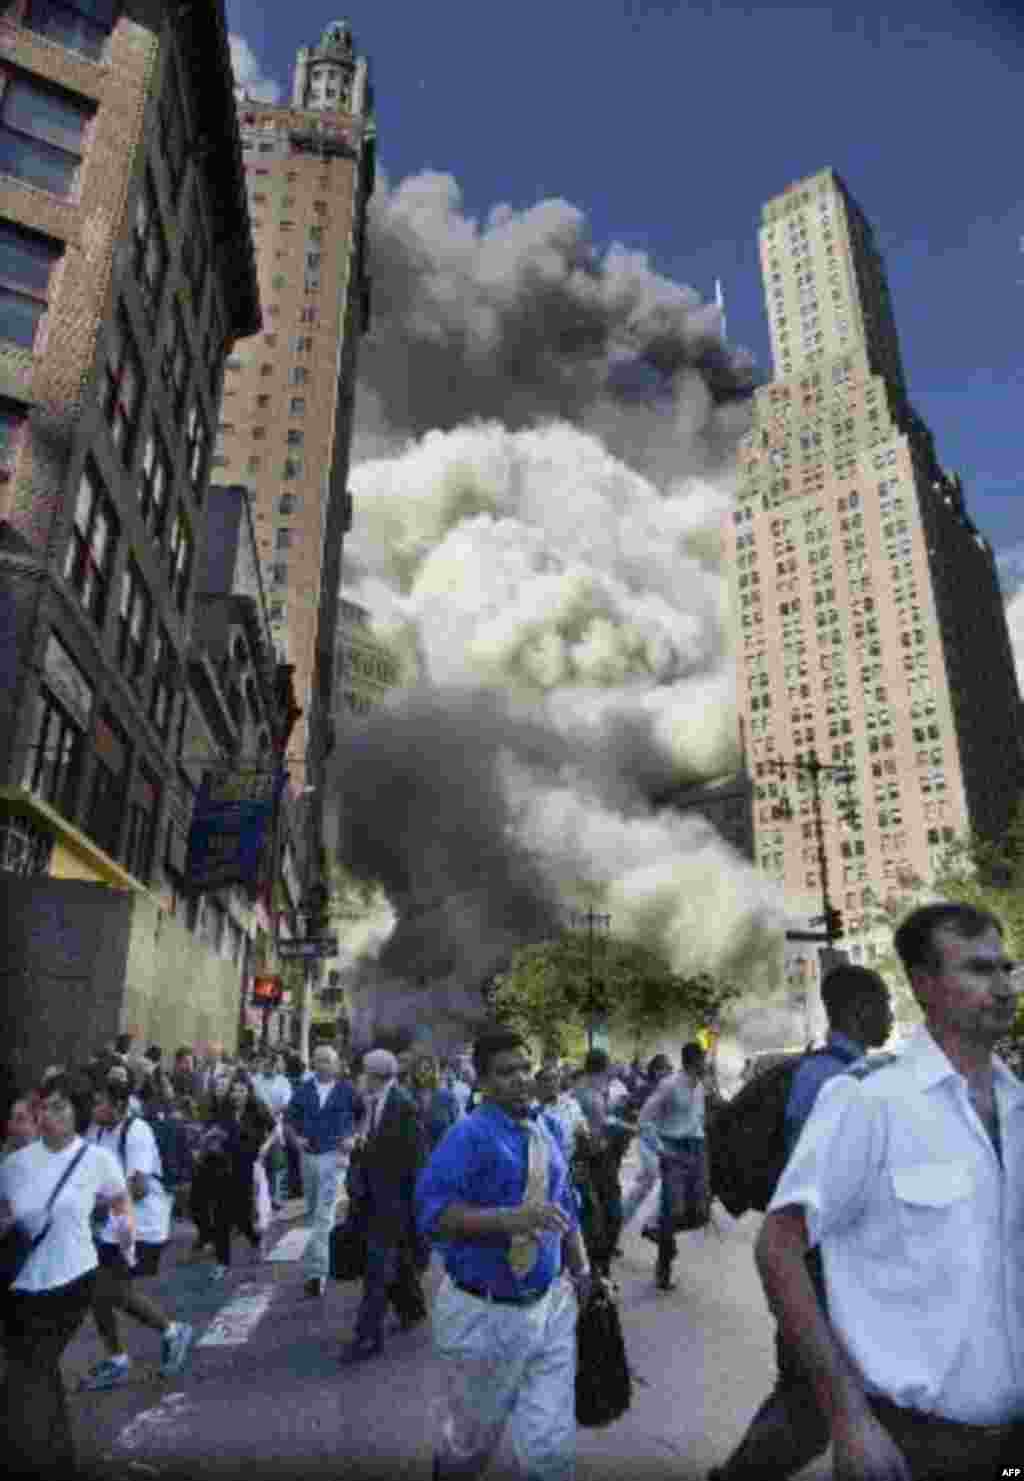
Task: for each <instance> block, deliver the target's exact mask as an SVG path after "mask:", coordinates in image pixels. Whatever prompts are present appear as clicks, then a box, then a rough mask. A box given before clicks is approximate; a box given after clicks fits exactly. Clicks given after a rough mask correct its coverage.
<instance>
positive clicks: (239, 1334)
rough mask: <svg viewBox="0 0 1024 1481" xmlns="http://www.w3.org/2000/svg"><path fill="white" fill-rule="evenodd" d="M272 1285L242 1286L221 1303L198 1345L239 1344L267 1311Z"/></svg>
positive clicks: (246, 1339) (271, 1296)
mask: <svg viewBox="0 0 1024 1481" xmlns="http://www.w3.org/2000/svg"><path fill="white" fill-rule="evenodd" d="M273 1294H274V1290H273V1287H272V1286H256V1285H249V1284H248V1283H247V1284H246V1285H244V1286H239V1288H238V1294H237V1295H236V1296H234V1297H232V1299H231V1300H230V1301H229V1302H228V1304H227V1305H226V1306H222V1307H221V1309H220V1311H218V1313H217V1315H216V1316H215V1317H214V1319H213V1321H212V1322H211V1323H210V1325H209V1326H208V1327H207V1329H206V1331H205V1332H204V1333H203V1335H202V1337H200V1339H199V1341H198V1342H197V1343H196V1346H197V1347H240V1346H241V1345H242V1343H243V1342H247V1341H248V1340H249V1334H250V1333H251V1332H252V1330H253V1328H254V1327H255V1326H256V1325H257V1323H258V1322H260V1321H261V1320H262V1318H263V1317H264V1315H265V1314H266V1311H267V1307H268V1306H269V1305H270V1303H271V1300H272V1299H273Z"/></svg>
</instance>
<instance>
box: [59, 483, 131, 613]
mask: <svg viewBox="0 0 1024 1481" xmlns="http://www.w3.org/2000/svg"><path fill="white" fill-rule="evenodd" d="M117 534H118V528H117V516H116V515H115V513H114V509H113V506H112V504H111V502H110V500H109V499H108V498H107V495H106V493H105V491H104V489H103V486H102V484H101V483H100V481H99V478H98V476H97V475H96V474H95V473H94V472H93V471H92V470H89V471H87V472H86V473H83V475H82V481H81V483H80V484H79V486H78V500H77V503H76V505H75V519H74V524H73V526H72V529H71V539H70V540H69V541H68V549H67V555H66V557H65V561H64V579H65V581H67V582H69V583H70V585H71V586H72V587H73V588H74V590H75V591H76V592H77V593H78V597H79V600H80V601H81V603H82V606H83V607H84V608H85V610H86V611H87V612H88V613H89V614H90V616H91V617H92V619H93V621H94V622H95V623H96V625H97V626H98V627H102V625H103V619H104V616H105V615H106V608H107V593H108V590H109V586H110V570H111V566H112V565H113V560H114V548H115V546H116V544H117Z"/></svg>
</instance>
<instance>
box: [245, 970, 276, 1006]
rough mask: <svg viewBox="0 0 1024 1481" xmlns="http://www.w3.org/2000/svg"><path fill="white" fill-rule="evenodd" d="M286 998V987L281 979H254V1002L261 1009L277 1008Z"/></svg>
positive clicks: (267, 977) (274, 977)
mask: <svg viewBox="0 0 1024 1481" xmlns="http://www.w3.org/2000/svg"><path fill="white" fill-rule="evenodd" d="M283 997H284V985H283V983H282V982H281V979H280V977H277V976H273V977H272V976H266V977H254V978H253V979H252V1000H253V1002H254V1003H255V1004H256V1006H257V1007H259V1008H277V1007H279V1006H280V1003H281V999H282V998H283Z"/></svg>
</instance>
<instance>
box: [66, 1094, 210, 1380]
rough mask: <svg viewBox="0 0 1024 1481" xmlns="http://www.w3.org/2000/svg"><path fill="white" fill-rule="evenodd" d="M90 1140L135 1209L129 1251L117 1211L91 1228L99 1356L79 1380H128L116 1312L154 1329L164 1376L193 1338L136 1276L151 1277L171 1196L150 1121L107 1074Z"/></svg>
mask: <svg viewBox="0 0 1024 1481" xmlns="http://www.w3.org/2000/svg"><path fill="white" fill-rule="evenodd" d="M88 1137H89V1140H90V1141H91V1142H93V1144H94V1145H95V1146H97V1147H100V1148H102V1149H103V1150H104V1151H106V1152H109V1153H110V1154H111V1156H113V1157H114V1158H115V1159H116V1160H117V1161H118V1162H119V1163H120V1166H121V1170H122V1172H123V1173H124V1177H125V1181H126V1182H127V1184H128V1191H129V1193H130V1194H131V1197H132V1204H133V1210H134V1216H135V1246H134V1251H133V1257H132V1258H129V1257H128V1256H126V1255H125V1253H124V1251H123V1250H122V1248H121V1243H120V1239H119V1237H118V1218H117V1215H116V1214H109V1213H108V1214H107V1215H106V1217H104V1218H102V1219H101V1221H100V1222H99V1224H98V1225H97V1227H96V1230H95V1239H96V1251H97V1255H98V1257H99V1269H98V1271H97V1273H96V1281H95V1285H94V1287H93V1294H92V1314H93V1318H94V1320H95V1322H96V1328H97V1331H98V1332H99V1334H100V1340H101V1341H102V1343H103V1345H104V1347H105V1348H106V1350H107V1356H106V1358H105V1359H104V1360H103V1361H102V1362H100V1363H98V1364H97V1365H96V1366H95V1367H94V1368H93V1369H92V1371H91V1372H90V1374H89V1375H88V1377H87V1378H86V1380H85V1382H84V1383H83V1385H82V1387H83V1388H84V1389H86V1390H89V1391H93V1392H97V1391H101V1390H105V1389H111V1388H117V1387H119V1386H120V1385H121V1384H123V1383H127V1382H128V1379H129V1377H130V1375H131V1358H130V1357H129V1355H128V1351H127V1349H126V1348H125V1346H124V1344H123V1342H122V1340H121V1331H120V1325H119V1322H118V1312H123V1313H124V1315H125V1316H130V1317H132V1318H133V1319H134V1320H135V1321H137V1322H138V1323H139V1324H140V1326H143V1327H148V1328H149V1329H150V1330H151V1331H154V1332H159V1334H160V1360H161V1368H160V1371H161V1373H162V1374H163V1376H164V1377H165V1378H169V1377H171V1376H172V1375H173V1374H176V1373H180V1372H181V1370H182V1368H183V1367H184V1366H185V1362H186V1360H187V1358H188V1353H189V1349H190V1348H191V1345H192V1336H193V1332H192V1328H191V1326H190V1325H189V1323H188V1322H180V1321H176V1320H175V1319H174V1318H173V1317H170V1316H168V1314H167V1313H166V1311H164V1310H163V1308H162V1307H160V1306H158V1305H157V1303H156V1302H155V1301H154V1300H153V1299H152V1298H151V1297H150V1296H149V1295H147V1294H146V1293H145V1292H144V1291H142V1290H140V1288H139V1282H141V1281H146V1280H150V1279H152V1277H153V1276H155V1275H156V1274H157V1273H158V1271H159V1269H160V1260H161V1258H162V1256H163V1253H164V1250H165V1249H166V1248H167V1244H168V1241H169V1240H170V1237H171V1212H172V1203H173V1199H172V1198H171V1196H170V1194H168V1193H167V1192H165V1190H164V1187H163V1166H162V1164H161V1161H160V1152H159V1149H158V1147H157V1144H156V1138H155V1137H154V1135H153V1132H152V1129H151V1128H150V1127H149V1126H148V1125H147V1123H146V1122H145V1121H144V1120H143V1119H142V1118H141V1117H138V1116H132V1115H130V1114H129V1111H128V1096H127V1094H126V1093H125V1087H124V1086H122V1085H119V1084H118V1083H117V1082H116V1081H112V1082H110V1084H108V1086H107V1087H106V1089H105V1090H103V1091H102V1092H101V1093H100V1095H99V1096H98V1097H97V1100H96V1103H95V1106H94V1108H93V1125H92V1127H91V1128H90V1131H89V1133H88Z"/></svg>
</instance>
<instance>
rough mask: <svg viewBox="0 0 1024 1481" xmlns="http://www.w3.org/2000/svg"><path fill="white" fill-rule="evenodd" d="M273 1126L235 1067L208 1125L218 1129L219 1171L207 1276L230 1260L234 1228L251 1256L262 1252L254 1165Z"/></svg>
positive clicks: (220, 1273)
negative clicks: (224, 1096)
mask: <svg viewBox="0 0 1024 1481" xmlns="http://www.w3.org/2000/svg"><path fill="white" fill-rule="evenodd" d="M273 1129H274V1123H273V1120H272V1119H271V1116H270V1113H269V1111H268V1110H267V1109H266V1107H265V1106H264V1105H262V1103H261V1102H260V1100H259V1099H258V1097H257V1096H256V1095H255V1094H254V1092H253V1088H252V1081H251V1080H250V1079H249V1076H248V1075H247V1074H246V1072H245V1071H244V1070H236V1072H235V1074H234V1075H233V1076H232V1078H231V1084H230V1085H229V1086H228V1093H227V1100H226V1102H225V1109H224V1110H223V1111H222V1113H221V1115H220V1117H219V1118H218V1120H217V1122H216V1125H215V1127H214V1128H213V1130H216V1131H217V1132H219V1133H220V1134H221V1139H220V1152H219V1157H220V1159H221V1163H222V1166H223V1167H224V1168H225V1171H224V1173H223V1174H222V1176H221V1177H219V1178H218V1179H217V1181H216V1183H215V1184H214V1186H213V1189H212V1193H213V1202H212V1209H211V1214H212V1225H213V1242H214V1248H215V1250H216V1256H217V1263H216V1265H215V1266H214V1267H213V1270H212V1271H211V1272H210V1278H211V1280H223V1279H224V1277H225V1276H226V1275H227V1273H228V1270H229V1268H230V1266H231V1234H232V1231H233V1230H234V1229H238V1230H240V1231H241V1233H242V1234H244V1235H245V1236H246V1238H247V1239H248V1241H249V1243H250V1244H251V1246H252V1248H253V1252H254V1255H255V1257H256V1258H257V1259H260V1258H262V1255H263V1239H262V1237H261V1235H260V1233H259V1230H258V1229H257V1228H256V1218H255V1213H256V1209H255V1201H256V1200H255V1167H256V1162H257V1159H258V1158H261V1157H262V1156H263V1155H264V1153H265V1151H266V1150H267V1140H268V1138H269V1136H270V1133H271V1132H272V1131H273Z"/></svg>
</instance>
